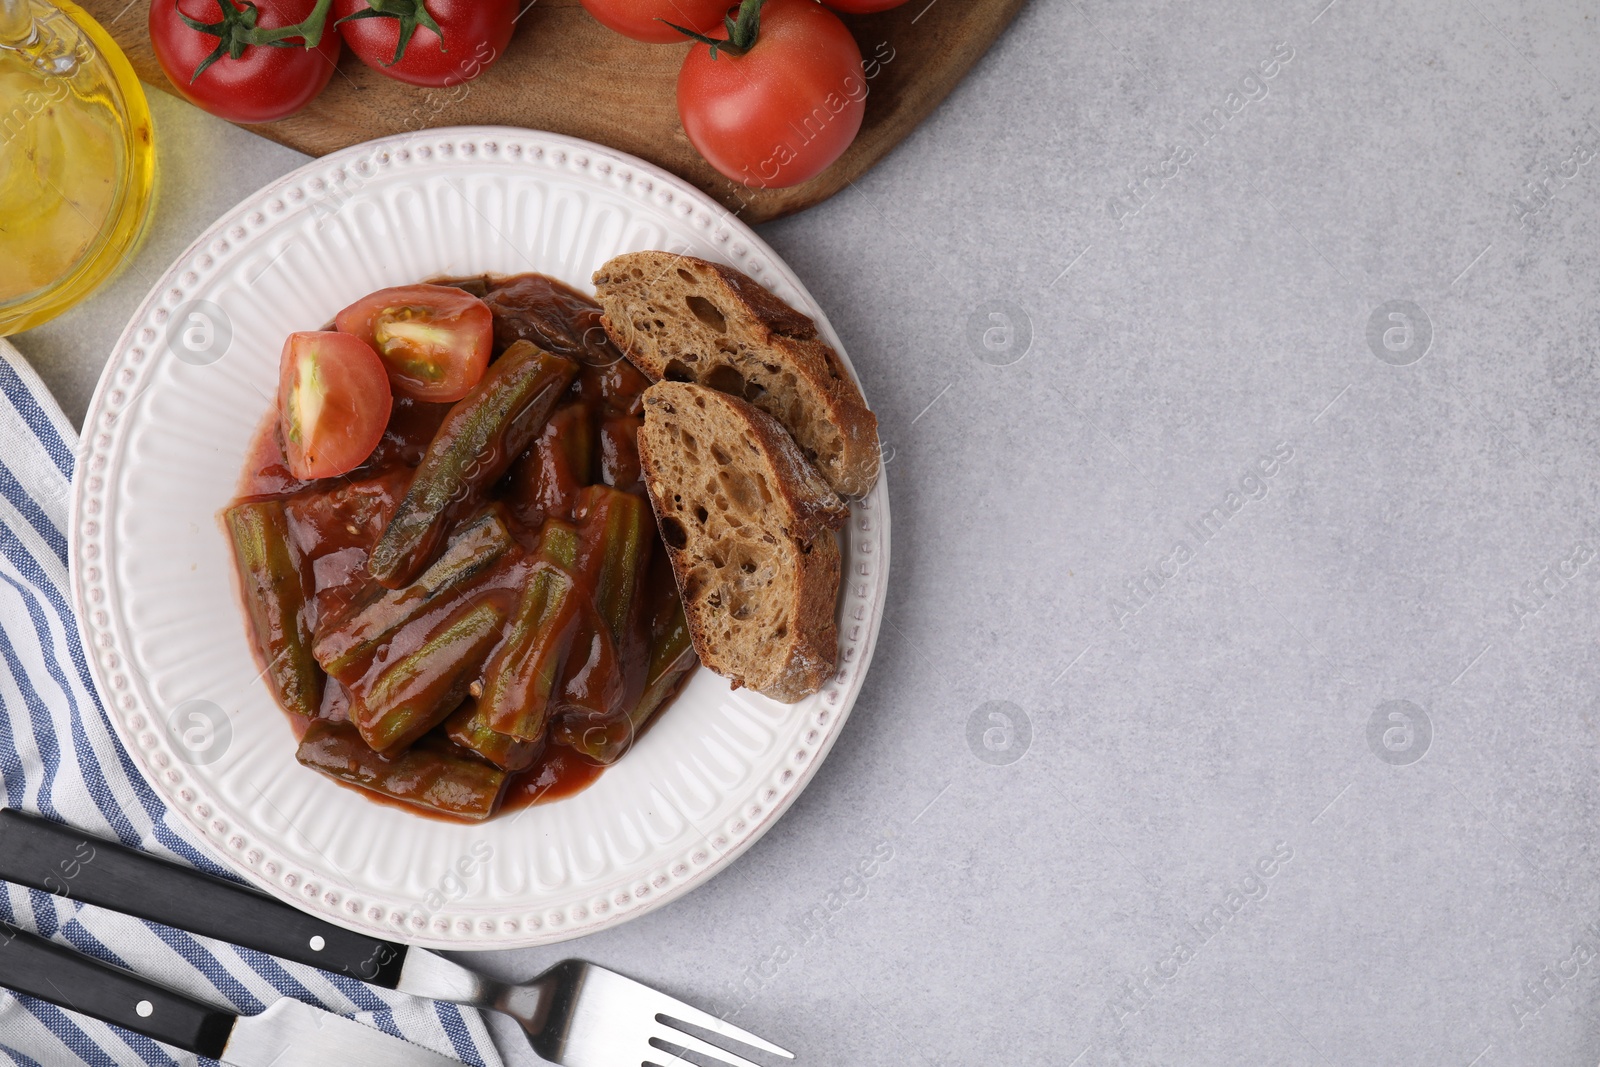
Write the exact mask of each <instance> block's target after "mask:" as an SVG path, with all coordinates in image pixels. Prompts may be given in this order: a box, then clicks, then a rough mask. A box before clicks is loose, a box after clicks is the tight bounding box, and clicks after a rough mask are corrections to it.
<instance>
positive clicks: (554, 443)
mask: <svg viewBox="0 0 1600 1067" xmlns="http://www.w3.org/2000/svg"><path fill="white" fill-rule="evenodd" d="M595 437H596V434H595V425H594V413H593V411H592V410H591V409H590V407H589V405H588V404H586V403H584V402H583V401H576V402H573V403H568V404H563V405H562V406H561V407H559V408H557V409H556V410H555V413H554V414H553V415H551V416H550V421H549V422H547V423H545V424H544V429H543V430H541V431H539V436H537V437H535V438H534V439H533V444H532V445H530V446H528V451H527V452H525V453H524V454H523V455H522V458H521V459H519V460H517V463H516V466H514V467H512V468H511V477H510V482H511V493H510V496H509V499H510V501H511V504H512V509H513V511H514V512H515V514H516V516H517V518H518V519H520V520H521V521H522V522H523V523H525V524H527V525H528V526H538V525H539V524H540V523H541V522H543V521H544V520H545V519H546V518H558V519H570V518H572V509H573V508H574V507H575V506H576V505H577V502H578V494H579V492H580V491H581V490H582V489H583V487H584V486H586V485H588V484H589V483H590V482H592V481H594V480H595V477H594V467H595Z"/></svg>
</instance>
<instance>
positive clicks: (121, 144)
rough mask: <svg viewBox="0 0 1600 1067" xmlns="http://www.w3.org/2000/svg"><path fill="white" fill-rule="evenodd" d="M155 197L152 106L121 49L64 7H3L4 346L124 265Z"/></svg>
mask: <svg viewBox="0 0 1600 1067" xmlns="http://www.w3.org/2000/svg"><path fill="white" fill-rule="evenodd" d="M154 191H155V146H154V143H153V141H152V129H151V125H150V109H149V105H148V104H147V103H146V101H145V96H144V89H143V88H142V87H141V86H140V85H139V80H138V78H137V76H136V75H135V74H134V72H133V68H132V67H131V66H130V65H129V63H128V60H127V57H126V56H124V55H123V54H122V50H121V49H119V48H118V47H117V44H116V42H115V41H113V40H112V39H111V37H110V35H108V34H107V33H106V32H105V30H103V29H101V28H100V25H99V24H98V23H96V22H95V21H94V19H92V18H90V17H89V16H88V15H87V14H86V13H85V12H84V11H83V10H82V9H80V8H79V7H77V6H76V5H74V4H71V3H67V2H64V0H0V336H5V335H7V334H13V333H18V332H20V331H22V330H26V329H28V328H29V327H31V326H36V325H38V324H39V323H42V322H44V321H45V320H47V319H50V318H53V317H54V316H56V315H57V314H59V313H60V312H62V311H65V310H66V309H67V308H69V307H71V306H72V305H74V304H76V303H77V302H78V301H80V300H82V299H83V298H84V297H86V296H88V295H89V293H90V292H91V291H93V290H94V289H95V287H96V286H98V285H99V284H100V283H101V282H104V281H105V280H106V279H107V278H109V277H110V276H111V275H112V274H113V273H115V271H116V270H117V268H118V267H120V266H122V265H123V264H124V263H125V262H127V260H128V259H130V258H131V257H132V255H133V252H134V250H135V248H136V247H137V245H138V242H139V238H140V236H141V234H142V233H143V230H144V225H145V220H146V219H147V218H148V216H149V213H150V202H151V199H152V194H153V193H154Z"/></svg>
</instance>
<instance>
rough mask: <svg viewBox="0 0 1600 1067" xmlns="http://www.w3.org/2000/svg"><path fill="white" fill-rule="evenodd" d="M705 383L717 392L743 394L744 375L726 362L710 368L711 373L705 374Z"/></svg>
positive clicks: (732, 394) (734, 394)
mask: <svg viewBox="0 0 1600 1067" xmlns="http://www.w3.org/2000/svg"><path fill="white" fill-rule="evenodd" d="M705 384H707V385H709V386H711V388H713V389H715V390H716V391H717V392H719V393H728V394H729V395H731V396H743V395H744V391H745V384H744V375H742V374H740V373H739V372H738V371H736V370H734V369H733V368H732V367H730V366H728V365H727V364H726V363H721V364H718V365H717V366H715V367H713V368H711V373H710V374H707V375H706V381H705Z"/></svg>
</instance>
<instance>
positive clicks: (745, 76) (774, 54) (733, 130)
mask: <svg viewBox="0 0 1600 1067" xmlns="http://www.w3.org/2000/svg"><path fill="white" fill-rule="evenodd" d="M866 100H867V80H866V76H865V73H864V71H863V69H862V65H861V49H859V48H858V47H856V40H855V38H854V37H852V36H851V35H850V31H849V30H848V29H846V28H845V25H844V23H842V22H840V21H839V16H837V15H835V14H834V13H833V12H831V11H829V10H828V9H827V8H825V7H823V6H822V5H821V4H819V3H817V2H816V0H768V3H767V5H766V6H765V7H764V8H762V9H761V22H760V32H759V36H758V37H757V39H756V42H755V45H754V46H753V47H751V49H750V50H749V51H748V52H746V53H745V54H744V55H741V56H735V55H731V54H730V53H728V52H727V51H725V50H719V51H718V53H717V57H716V58H715V59H713V58H712V57H711V50H710V48H708V47H707V46H706V45H704V44H696V45H695V46H694V48H693V49H691V50H690V52H689V55H688V57H687V58H686V59H685V60H684V61H683V69H682V70H681V71H679V72H678V117H679V118H681V119H682V120H683V129H684V132H685V133H687V134H688V135H689V141H690V143H691V144H693V145H694V146H695V148H696V149H698V150H699V152H700V154H701V155H702V156H705V157H706V160H707V162H709V163H710V164H711V165H712V166H713V167H716V168H717V170H719V171H721V172H722V173H723V174H725V175H727V176H728V177H730V178H732V179H733V180H734V181H739V182H743V183H744V184H746V185H751V186H755V187H756V188H758V189H766V188H783V187H785V186H789V185H798V184H799V183H801V182H803V181H805V180H806V179H808V178H811V177H814V176H815V175H817V174H819V173H821V172H822V171H823V170H824V169H825V168H826V167H827V166H828V165H829V164H830V163H832V162H833V161H834V160H836V159H838V158H839V157H840V156H841V155H843V154H844V150H845V149H846V148H849V147H850V142H851V141H853V140H855V137H856V131H857V130H859V129H860V128H861V116H862V115H863V114H864V113H865V112H866Z"/></svg>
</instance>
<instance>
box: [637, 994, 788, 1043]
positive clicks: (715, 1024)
mask: <svg viewBox="0 0 1600 1067" xmlns="http://www.w3.org/2000/svg"><path fill="white" fill-rule="evenodd" d="M652 992H655V991H654V990H652ZM656 995H657V996H659V997H660V998H661V999H662V1000H664V1001H666V1005H665V1006H664V1007H663V1008H662V1009H660V1010H659V1011H657V1013H656V1018H657V1019H664V1020H666V1021H667V1022H668V1025H671V1024H672V1023H673V1022H685V1023H688V1024H689V1025H690V1026H698V1027H699V1028H700V1029H702V1030H710V1031H711V1032H712V1033H714V1034H717V1035H719V1036H721V1037H726V1038H731V1039H732V1040H734V1041H740V1042H743V1043H744V1044H746V1045H749V1046H750V1047H751V1048H758V1049H760V1050H761V1051H762V1052H770V1053H772V1054H773V1055H774V1056H782V1057H783V1058H784V1059H786V1060H792V1059H794V1053H792V1052H790V1051H789V1050H788V1049H786V1048H781V1047H779V1046H777V1045H774V1044H773V1043H772V1042H770V1041H763V1040H762V1039H761V1038H759V1037H757V1036H756V1035H755V1034H752V1033H751V1032H750V1031H748V1030H741V1029H739V1028H738V1027H737V1026H735V1025H733V1024H732V1023H730V1022H724V1021H723V1020H721V1019H719V1018H717V1017H716V1016H715V1015H710V1014H707V1013H706V1012H703V1011H701V1010H700V1009H699V1008H696V1007H693V1006H691V1005H688V1004H685V1003H684V1002H683V1001H681V1000H674V999H673V998H672V997H669V996H667V995H666V994H665V993H657V994H656ZM672 1029H673V1030H674V1031H675V1032H678V1033H682V1028H681V1027H678V1026H673V1027H672Z"/></svg>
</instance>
